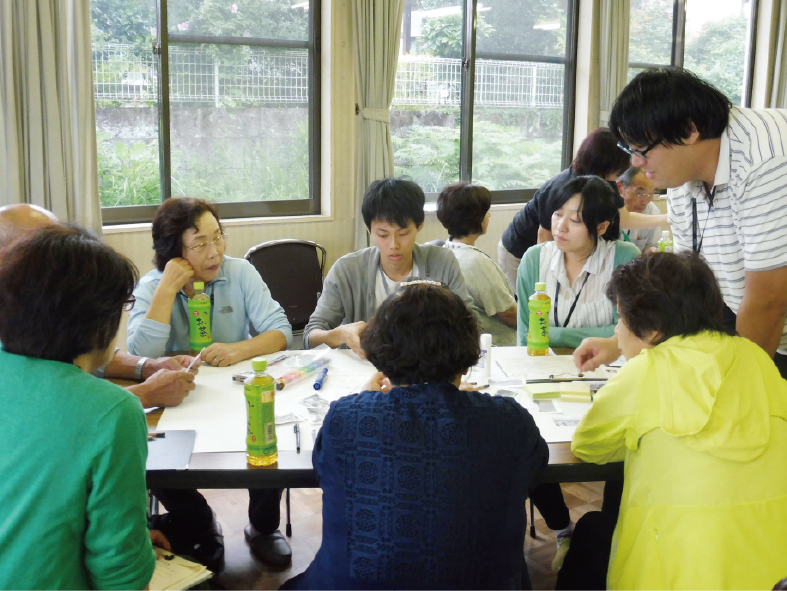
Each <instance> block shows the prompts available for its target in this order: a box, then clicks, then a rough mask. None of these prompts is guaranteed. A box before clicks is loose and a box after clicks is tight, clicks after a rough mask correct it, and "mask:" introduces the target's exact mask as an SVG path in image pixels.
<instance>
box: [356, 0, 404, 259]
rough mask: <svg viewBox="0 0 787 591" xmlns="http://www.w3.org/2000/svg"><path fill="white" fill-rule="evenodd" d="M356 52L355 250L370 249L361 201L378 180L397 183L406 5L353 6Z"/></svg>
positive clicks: (370, 1)
mask: <svg viewBox="0 0 787 591" xmlns="http://www.w3.org/2000/svg"><path fill="white" fill-rule="evenodd" d="M352 8H353V50H354V52H355V83H356V90H357V93H356V96H357V98H358V110H359V114H358V116H359V117H360V119H359V121H358V177H357V181H356V204H355V248H356V249H358V248H363V247H365V246H367V245H368V241H367V236H366V226H365V225H364V223H363V217H361V201H362V199H363V193H364V191H365V189H366V187H367V186H368V185H369V183H371V182H372V181H374V180H377V179H382V178H387V177H392V176H393V173H394V165H393V144H392V143H391V127H390V125H389V119H388V116H389V109H390V107H391V101H392V100H393V95H394V82H395V80H396V65H397V63H398V61H399V39H400V36H401V30H402V13H403V12H404V0H353V4H352Z"/></svg>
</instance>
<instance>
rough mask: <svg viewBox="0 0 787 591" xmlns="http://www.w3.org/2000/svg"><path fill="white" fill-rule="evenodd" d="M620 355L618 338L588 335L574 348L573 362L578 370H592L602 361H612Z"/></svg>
mask: <svg viewBox="0 0 787 591" xmlns="http://www.w3.org/2000/svg"><path fill="white" fill-rule="evenodd" d="M618 357H620V347H619V346H618V338H617V337H616V336H612V337H609V338H599V337H589V338H587V339H585V340H583V341H582V342H581V343H580V344H579V347H577V348H576V349H575V350H574V364H576V366H577V369H578V370H579V371H580V372H583V371H593V370H595V369H597V368H598V367H599V366H600V365H602V364H604V363H612V362H613V361H615V360H616V359H617V358H618Z"/></svg>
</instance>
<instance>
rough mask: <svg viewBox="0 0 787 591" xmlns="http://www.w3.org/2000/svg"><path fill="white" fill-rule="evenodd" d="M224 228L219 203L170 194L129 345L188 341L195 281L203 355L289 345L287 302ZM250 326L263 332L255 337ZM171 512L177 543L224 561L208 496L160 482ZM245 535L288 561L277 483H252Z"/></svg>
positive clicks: (245, 355) (209, 560) (165, 527)
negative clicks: (204, 319)
mask: <svg viewBox="0 0 787 591" xmlns="http://www.w3.org/2000/svg"><path fill="white" fill-rule="evenodd" d="M226 240H227V236H226V234H224V231H223V229H222V227H221V221H220V220H219V215H218V212H217V211H216V208H215V207H214V206H213V205H211V204H210V203H208V202H207V201H202V200H201V199H193V198H190V197H181V198H170V199H167V200H166V201H165V202H164V203H162V204H161V205H160V206H159V208H158V211H156V215H155V217H154V218H153V250H154V251H155V253H156V254H155V259H154V262H155V264H156V269H154V270H153V271H151V272H150V273H148V274H147V275H145V276H144V277H143V278H142V279H141V280H140V281H139V284H138V285H137V287H136V289H135V290H134V295H135V296H136V298H137V301H136V305H135V306H134V309H133V310H132V312H131V314H130V316H129V321H128V350H129V352H131V353H133V354H135V355H143V356H147V357H159V356H161V355H163V354H164V352H165V351H187V350H188V348H189V322H188V298H189V297H190V296H191V295H193V294H194V287H193V285H194V282H195V281H201V282H203V283H204V284H205V293H206V294H207V295H208V296H209V297H210V298H211V302H212V308H211V317H212V318H211V332H212V337H213V344H212V345H211V346H209V347H208V348H207V349H205V351H203V352H202V354H201V356H200V357H201V358H202V360H203V362H204V363H208V364H210V365H214V366H222V367H224V366H227V365H232V364H233V363H237V362H239V361H243V360H244V359H249V358H250V357H255V356H257V355H264V354H266V353H273V352H275V351H279V350H281V349H284V348H286V347H287V346H288V345H289V344H290V343H291V342H292V328H291V327H290V323H289V322H288V321H287V316H286V315H285V313H284V310H283V309H282V307H281V306H280V305H279V304H278V303H277V302H275V301H274V300H273V298H271V294H270V291H269V290H268V287H267V286H266V285H265V283H264V282H263V281H262V278H261V277H260V275H259V273H258V272H257V270H256V269H255V268H254V267H253V266H252V265H251V263H249V262H248V261H245V260H243V259H235V258H232V257H228V256H225V255H224V247H225V244H226ZM249 326H253V327H254V329H255V330H256V331H257V332H258V333H259V334H258V335H257V336H255V337H252V336H251V334H250V332H249ZM153 493H154V494H155V496H156V498H158V499H159V501H161V502H162V504H163V505H164V506H165V507H166V508H167V510H168V513H167V514H166V515H163V516H156V518H155V522H154V524H153V525H154V526H155V527H156V528H157V529H160V530H162V531H163V532H165V535H166V536H167V538H168V539H169V540H170V542H171V544H172V547H173V550H174V551H175V552H177V553H182V554H186V555H189V556H192V557H193V558H196V559H197V560H199V561H200V562H202V563H203V564H205V565H206V566H207V567H208V568H210V569H211V570H212V571H214V572H218V571H219V570H221V569H222V568H223V567H224V545H223V537H222V536H221V529H220V527H219V525H218V523H216V520H215V518H214V516H213V512H212V511H211V509H210V507H209V506H208V503H207V501H205V498H204V497H203V496H202V495H201V494H199V493H198V492H197V491H196V490H155V491H153ZM249 497H250V500H249V520H250V522H251V523H250V525H249V526H247V528H246V538H247V540H249V543H250V545H251V547H252V550H253V551H254V553H255V554H256V555H257V556H258V557H259V558H260V559H261V560H262V561H263V562H266V563H269V564H273V565H283V564H287V563H289V561H290V558H291V555H292V554H291V551H290V547H289V545H288V544H287V542H286V540H285V539H284V537H283V536H282V535H281V533H279V531H278V530H277V528H278V527H279V491H277V490H275V489H256V490H250V491H249Z"/></svg>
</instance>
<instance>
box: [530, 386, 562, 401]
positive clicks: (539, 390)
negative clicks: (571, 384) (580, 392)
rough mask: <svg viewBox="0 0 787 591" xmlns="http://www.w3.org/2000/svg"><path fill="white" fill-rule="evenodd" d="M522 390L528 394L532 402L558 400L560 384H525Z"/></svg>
mask: <svg viewBox="0 0 787 591" xmlns="http://www.w3.org/2000/svg"><path fill="white" fill-rule="evenodd" d="M523 388H524V390H525V392H527V393H528V394H530V396H531V397H532V398H533V400H546V399H548V398H560V384H559V383H557V382H546V383H543V384H525V385H524V386H523Z"/></svg>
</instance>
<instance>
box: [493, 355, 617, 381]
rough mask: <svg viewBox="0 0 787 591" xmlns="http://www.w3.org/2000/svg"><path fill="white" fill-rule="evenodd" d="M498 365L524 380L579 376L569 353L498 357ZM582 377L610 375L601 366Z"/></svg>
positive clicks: (595, 377) (599, 378)
mask: <svg viewBox="0 0 787 591" xmlns="http://www.w3.org/2000/svg"><path fill="white" fill-rule="evenodd" d="M497 364H498V367H500V369H501V370H503V372H504V373H505V374H506V376H507V377H509V378H522V379H524V380H549V379H552V378H553V377H555V378H560V379H561V380H564V379H570V378H576V377H579V372H578V371H577V366H576V365H574V358H573V357H572V356H571V355H544V356H543V357H530V356H521V357H518V358H516V359H498V360H497ZM582 377H583V378H588V379H593V380H606V379H607V378H609V377H610V374H609V373H607V372H606V371H605V370H604V369H603V368H599V369H597V370H595V371H586V372H583V373H582Z"/></svg>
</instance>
